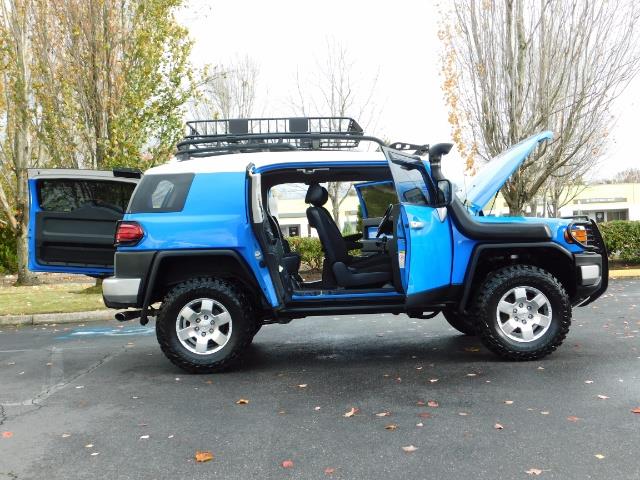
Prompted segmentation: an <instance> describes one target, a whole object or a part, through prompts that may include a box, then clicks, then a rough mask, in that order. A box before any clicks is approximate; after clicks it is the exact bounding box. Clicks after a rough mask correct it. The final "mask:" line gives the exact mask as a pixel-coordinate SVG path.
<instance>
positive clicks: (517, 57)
mask: <svg viewBox="0 0 640 480" xmlns="http://www.w3.org/2000/svg"><path fill="white" fill-rule="evenodd" d="M452 10H453V11H452V15H450V16H449V17H447V18H449V19H450V20H445V21H446V22H447V23H446V24H445V25H444V27H443V28H442V30H441V32H440V36H441V39H442V40H443V42H444V44H445V47H446V48H445V53H444V56H443V62H444V83H443V85H444V92H445V98H446V101H447V103H448V105H449V108H450V122H451V123H452V126H453V130H454V140H455V141H456V143H457V144H458V146H459V148H460V150H461V151H462V152H463V154H464V155H468V156H471V157H475V156H480V157H481V158H483V159H485V160H486V159H488V158H490V157H492V156H494V155H497V154H498V153H499V152H501V151H502V150H504V149H505V148H507V147H508V146H510V145H513V144H514V143H517V142H519V141H520V140H522V139H524V138H526V137H527V136H529V135H532V134H534V133H538V132H540V131H542V130H547V129H548V130H552V131H554V134H555V137H554V140H553V141H552V142H551V143H548V144H546V145H544V146H543V147H541V148H539V149H537V151H536V152H534V153H533V154H532V155H531V156H530V158H529V159H528V160H527V161H526V162H524V163H523V165H522V166H521V168H520V169H519V170H518V172H516V174H514V175H513V176H512V178H511V179H510V180H509V181H508V182H507V184H506V185H505V186H504V187H503V189H502V194H503V195H504V198H505V201H506V202H507V204H508V205H509V210H510V213H511V214H521V213H522V212H523V210H524V207H525V205H527V204H528V203H529V202H530V201H531V199H532V198H533V197H535V196H536V194H538V192H539V191H540V190H541V189H542V188H543V187H544V185H545V183H546V182H547V179H548V178H549V177H550V176H551V175H553V174H554V173H556V172H559V171H561V170H562V169H564V168H565V167H567V168H568V170H569V171H574V170H581V169H582V170H584V168H583V167H584V166H585V165H589V164H593V162H594V161H595V160H597V159H598V157H599V156H600V155H601V154H602V152H603V150H604V147H605V145H606V140H607V137H608V134H609V128H610V125H611V124H612V117H611V114H610V111H611V106H612V104H613V102H614V100H615V99H616V98H617V97H618V95H619V94H620V93H621V92H622V91H623V89H624V88H625V87H626V86H627V84H628V83H629V81H630V80H631V79H632V78H633V76H634V75H635V74H636V73H637V72H638V69H639V67H640V56H639V49H638V28H637V23H638V19H639V16H640V15H639V14H640V6H638V5H637V4H636V3H635V2H633V1H632V0H611V1H607V2H585V1H583V0H539V1H538V2H523V1H520V0H505V1H504V2H479V1H476V0H456V1H455V2H454V4H453V7H452Z"/></svg>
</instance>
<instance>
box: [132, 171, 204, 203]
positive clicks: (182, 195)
mask: <svg viewBox="0 0 640 480" xmlns="http://www.w3.org/2000/svg"><path fill="white" fill-rule="evenodd" d="M193 177H194V174H193V173H175V174H171V175H145V176H144V177H142V181H141V182H140V184H139V185H138V188H137V189H136V191H135V192H134V194H133V198H132V199H131V203H130V205H129V213H154V212H179V211H181V210H182V209H183V208H184V202H185V201H186V199H187V194H188V193H189V188H190V187H191V182H193Z"/></svg>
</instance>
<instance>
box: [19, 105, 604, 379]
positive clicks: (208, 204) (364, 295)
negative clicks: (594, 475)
mask: <svg viewBox="0 0 640 480" xmlns="http://www.w3.org/2000/svg"><path fill="white" fill-rule="evenodd" d="M187 128H188V133H187V135H186V136H185V138H184V139H183V141H182V142H180V144H179V145H178V151H177V153H176V156H175V158H174V159H173V160H172V161H170V162H169V163H167V164H165V165H161V166H158V167H154V168H151V169H150V170H148V171H147V172H145V173H144V175H141V174H140V172H137V171H133V170H126V169H122V170H114V171H112V172H99V171H90V170H32V171H30V179H29V190H30V201H31V203H30V205H31V210H30V213H31V217H30V229H29V234H30V265H29V266H30V269H31V270H33V271H38V272H70V273H83V274H86V275H92V276H95V277H103V278H104V282H103V296H104V301H105V303H106V305H107V306H108V307H110V308H115V309H123V310H124V311H122V312H120V313H117V314H116V318H117V319H118V320H121V321H124V320H131V319H135V318H139V319H140V321H141V322H142V324H146V323H147V321H148V318H149V317H156V331H157V338H158V341H159V343H160V346H161V348H162V350H163V352H164V353H165V354H166V355H167V357H168V358H169V359H170V360H171V361H172V362H173V363H175V364H176V365H178V366H180V367H182V368H183V369H185V370H187V371H190V372H214V371H220V370H223V369H225V368H228V367H229V366H230V365H232V364H233V363H234V361H236V360H237V359H238V358H239V356H240V355H241V354H242V352H243V350H245V349H246V347H247V346H248V345H249V344H250V343H251V341H252V339H253V337H254V335H255V334H256V333H257V332H258V330H259V329H260V328H261V327H262V325H265V324H271V323H288V322H290V321H291V320H292V319H294V318H301V317H306V316H314V315H340V314H350V315H353V314H358V313H383V312H384V313H387V312H390V313H395V314H399V313H405V314H407V315H409V316H410V317H413V318H425V319H427V318H432V317H435V316H436V315H437V314H438V313H442V314H443V315H444V317H445V318H446V320H447V321H448V322H449V323H450V324H451V325H452V326H453V327H454V328H456V329H457V330H459V331H460V332H462V333H464V334H467V335H478V336H480V337H481V339H482V341H483V342H484V344H485V345H486V346H487V348H489V349H490V350H491V351H493V352H495V353H497V354H498V355H500V356H502V357H505V358H508V359H511V360H532V359H537V358H541V357H543V356H545V355H547V354H549V353H551V352H552V351H554V350H555V349H556V348H557V347H558V346H559V345H560V344H561V343H562V341H563V340H564V338H565V336H566V335H567V333H568V331H569V326H570V323H571V311H572V307H575V306H581V305H586V304H588V303H590V302H592V301H594V300H595V299H596V298H598V297H599V296H600V295H602V293H603V292H604V291H605V290H606V288H607V282H608V264H607V253H606V249H605V246H604V243H603V241H602V237H601V235H600V232H599V231H598V228H597V226H596V224H595V223H594V222H593V221H589V219H587V218H584V217H582V218H580V217H576V218H571V219H548V218H545V219H542V218H496V217H491V216H485V215H483V211H482V208H483V207H484V206H485V205H486V204H487V203H489V201H490V200H491V198H492V197H493V196H494V195H495V194H496V192H497V191H498V190H499V189H500V188H501V187H502V185H503V184H504V182H505V181H506V180H507V179H508V178H509V176H510V175H511V174H512V173H513V172H514V171H515V170H516V169H517V168H518V166H519V165H520V164H521V163H522V162H523V161H524V159H525V158H527V156H528V155H529V154H530V153H531V151H532V150H533V149H534V148H535V147H536V146H537V145H538V144H539V143H540V142H543V141H545V140H548V139H550V138H551V133H550V132H543V133H540V134H538V135H534V136H532V137H530V138H527V139H526V140H524V141H522V142H521V143H519V144H517V145H515V146H513V147H512V148H510V149H509V150H507V151H505V152H504V153H502V154H501V155H499V156H498V157H496V158H495V159H493V160H492V161H491V162H489V163H488V164H487V165H486V166H485V168H484V169H483V170H482V171H481V173H479V174H478V175H476V177H475V178H474V179H473V185H472V187H471V188H470V189H469V191H468V192H467V195H466V198H464V200H462V199H459V198H457V195H455V194H454V192H453V188H452V185H451V183H450V182H449V180H447V179H445V178H444V176H443V174H442V171H441V168H440V165H441V160H442V158H443V156H444V155H446V154H447V153H448V152H449V151H450V149H451V144H437V145H432V146H429V145H412V144H407V143H395V144H392V145H386V144H385V143H384V142H383V141H381V140H379V139H377V138H375V137H369V136H365V135H364V133H363V131H362V129H361V128H360V126H359V125H358V123H357V122H356V121H354V120H353V119H350V118H327V117H312V118H270V119H231V120H210V121H194V122H188V124H187ZM365 143H368V144H373V145H374V146H375V147H376V148H375V150H371V149H370V150H369V151H362V149H360V151H357V147H359V146H361V145H364V144H365ZM327 182H350V183H353V184H355V188H356V192H357V194H358V197H359V200H360V213H361V215H362V228H361V230H362V233H361V234H358V235H351V236H347V237H344V236H343V235H342V234H341V232H340V229H339V228H338V226H337V225H336V224H335V222H334V220H333V218H332V216H331V215H330V214H329V212H328V211H327V210H326V208H325V205H326V203H327V201H328V193H327V190H326V188H325V187H323V184H326V183H327ZM287 184H305V185H306V186H307V187H306V188H307V192H306V203H307V204H308V205H309V207H308V209H307V212H306V214H307V218H308V221H309V225H310V226H311V227H312V228H314V229H315V230H316V231H317V234H318V236H319V238H320V242H321V243H322V248H323V251H324V263H323V268H322V278H321V279H320V280H317V281H312V282H307V281H304V280H303V279H302V278H301V276H300V275H299V269H300V256H299V254H297V253H296V252H293V251H291V248H290V246H289V243H288V241H287V238H286V237H285V236H283V234H282V232H281V229H280V226H279V223H278V218H277V215H275V214H274V212H272V211H271V210H270V208H269V201H268V200H269V197H270V192H271V189H273V188H274V187H277V186H283V185H285V186H286V185H287ZM114 240H115V241H114ZM354 248H356V249H358V250H359V254H358V255H354ZM114 253H115V255H114Z"/></svg>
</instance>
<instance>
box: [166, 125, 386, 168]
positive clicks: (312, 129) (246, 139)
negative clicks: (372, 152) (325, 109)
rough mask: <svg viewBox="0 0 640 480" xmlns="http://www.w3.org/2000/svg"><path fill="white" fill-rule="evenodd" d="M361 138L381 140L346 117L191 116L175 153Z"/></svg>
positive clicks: (328, 146) (341, 144)
mask: <svg viewBox="0 0 640 480" xmlns="http://www.w3.org/2000/svg"><path fill="white" fill-rule="evenodd" d="M361 141H368V142H374V143H377V144H378V145H380V146H385V143H384V142H383V141H382V140H380V139H378V138H376V137H370V136H366V135H364V132H363V130H362V127H361V126H360V125H358V122H356V121H355V120H354V119H353V118H350V117H292V118H287V117H279V118H231V119H221V120H193V121H189V122H187V132H186V135H185V137H184V139H183V140H182V141H181V142H180V143H178V151H177V153H176V157H177V158H178V159H179V160H186V159H188V158H193V157H208V156H213V155H225V154H229V153H237V152H259V151H281V150H348V149H353V148H356V147H358V145H359V144H360V142H361Z"/></svg>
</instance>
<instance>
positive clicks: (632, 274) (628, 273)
mask: <svg viewBox="0 0 640 480" xmlns="http://www.w3.org/2000/svg"><path fill="white" fill-rule="evenodd" d="M638 277H640V268H630V269H628V270H609V278H638Z"/></svg>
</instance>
